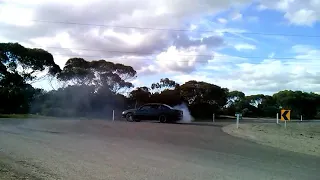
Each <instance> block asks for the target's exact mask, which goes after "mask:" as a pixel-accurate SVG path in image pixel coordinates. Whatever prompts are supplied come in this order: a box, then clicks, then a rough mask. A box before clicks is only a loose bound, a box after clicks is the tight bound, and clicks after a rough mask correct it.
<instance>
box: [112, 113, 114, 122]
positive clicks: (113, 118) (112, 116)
mask: <svg viewBox="0 0 320 180" xmlns="http://www.w3.org/2000/svg"><path fill="white" fill-rule="evenodd" d="M112 121H114V110H112Z"/></svg>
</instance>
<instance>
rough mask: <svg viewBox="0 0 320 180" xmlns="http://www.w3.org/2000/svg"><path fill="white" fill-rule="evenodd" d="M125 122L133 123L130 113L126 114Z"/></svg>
mask: <svg viewBox="0 0 320 180" xmlns="http://www.w3.org/2000/svg"><path fill="white" fill-rule="evenodd" d="M126 120H127V121H129V122H133V121H134V119H133V114H132V113H128V114H126Z"/></svg>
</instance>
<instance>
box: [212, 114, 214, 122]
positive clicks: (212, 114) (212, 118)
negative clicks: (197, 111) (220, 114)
mask: <svg viewBox="0 0 320 180" xmlns="http://www.w3.org/2000/svg"><path fill="white" fill-rule="evenodd" d="M212 122H214V114H212Z"/></svg>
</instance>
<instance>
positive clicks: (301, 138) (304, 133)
mask: <svg viewBox="0 0 320 180" xmlns="http://www.w3.org/2000/svg"><path fill="white" fill-rule="evenodd" d="M222 129H223V131H224V132H226V133H228V134H230V135H233V136H236V137H241V138H244V139H249V140H251V141H254V142H257V143H260V144H264V145H268V146H272V147H276V148H280V149H284V150H288V151H294V152H299V153H304V154H310V155H316V156H320V153H319V152H320V123H296V122H295V123H290V122H288V123H287V127H286V128H285V127H284V124H283V123H280V124H279V125H277V124H261V123H260V124H240V126H239V128H238V129H237V128H236V126H235V125H234V124H232V125H228V126H225V127H223V128H222Z"/></svg>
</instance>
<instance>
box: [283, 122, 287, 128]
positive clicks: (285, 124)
mask: <svg viewBox="0 0 320 180" xmlns="http://www.w3.org/2000/svg"><path fill="white" fill-rule="evenodd" d="M284 128H285V129H287V120H284Z"/></svg>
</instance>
